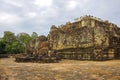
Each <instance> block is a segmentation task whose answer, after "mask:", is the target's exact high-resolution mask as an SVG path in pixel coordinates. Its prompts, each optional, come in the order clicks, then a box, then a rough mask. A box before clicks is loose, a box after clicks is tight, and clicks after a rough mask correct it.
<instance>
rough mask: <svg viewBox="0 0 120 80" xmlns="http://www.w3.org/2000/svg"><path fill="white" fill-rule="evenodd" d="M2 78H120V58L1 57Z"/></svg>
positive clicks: (42, 79)
mask: <svg viewBox="0 0 120 80" xmlns="http://www.w3.org/2000/svg"><path fill="white" fill-rule="evenodd" d="M0 80H120V60H109V61H102V62H100V61H99V62H98V61H75V60H62V61H61V62H59V63H17V62H14V58H4V59H0Z"/></svg>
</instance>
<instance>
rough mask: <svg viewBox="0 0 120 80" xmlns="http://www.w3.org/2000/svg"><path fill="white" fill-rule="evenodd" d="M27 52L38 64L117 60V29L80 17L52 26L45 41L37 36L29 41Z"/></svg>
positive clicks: (119, 36)
mask: <svg viewBox="0 0 120 80" xmlns="http://www.w3.org/2000/svg"><path fill="white" fill-rule="evenodd" d="M26 53H27V54H28V55H29V56H32V57H34V59H35V60H38V61H39V60H43V61H45V60H46V61H47V60H48V61H49V60H52V61H54V60H60V59H76V60H106V59H111V58H115V59H118V58H120V28H119V27H118V26H117V25H115V24H113V23H111V22H109V21H107V20H106V21H104V20H102V19H100V18H96V17H93V16H90V15H88V16H82V17H80V18H77V19H75V21H74V22H72V23H71V22H67V23H66V24H65V25H60V26H58V27H56V26H55V25H52V27H51V29H50V32H49V34H48V36H47V37H46V38H45V37H43V36H40V37H38V38H36V39H33V40H31V41H30V42H29V44H28V45H27V50H26ZM28 58H29V57H28ZM18 61H19V59H18Z"/></svg>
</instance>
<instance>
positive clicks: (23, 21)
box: [0, 0, 120, 37]
mask: <svg viewBox="0 0 120 80" xmlns="http://www.w3.org/2000/svg"><path fill="white" fill-rule="evenodd" d="M119 8H120V0H0V37H3V34H4V31H11V32H14V33H15V34H18V33H21V32H25V33H28V34H32V32H37V33H38V35H47V34H48V33H49V30H50V27H51V26H52V25H56V26H59V25H61V24H65V23H66V22H68V21H71V22H72V21H74V19H75V18H78V17H80V16H84V15H92V16H95V17H98V18H101V19H103V20H109V21H110V22H112V23H115V24H117V25H118V26H120V9H119Z"/></svg>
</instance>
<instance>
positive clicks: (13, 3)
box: [4, 0, 23, 7]
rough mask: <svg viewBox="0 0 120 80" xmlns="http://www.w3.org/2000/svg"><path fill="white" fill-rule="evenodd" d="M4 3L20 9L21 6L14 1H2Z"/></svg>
mask: <svg viewBox="0 0 120 80" xmlns="http://www.w3.org/2000/svg"><path fill="white" fill-rule="evenodd" d="M4 2H5V3H7V4H10V5H14V6H17V7H22V6H23V4H21V3H20V2H18V1H16V0H4Z"/></svg>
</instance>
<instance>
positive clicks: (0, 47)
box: [0, 38, 6, 54]
mask: <svg viewBox="0 0 120 80" xmlns="http://www.w3.org/2000/svg"><path fill="white" fill-rule="evenodd" d="M5 45H6V44H5V42H4V41H3V39H2V38H0V54H3V53H6V52H5Z"/></svg>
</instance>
